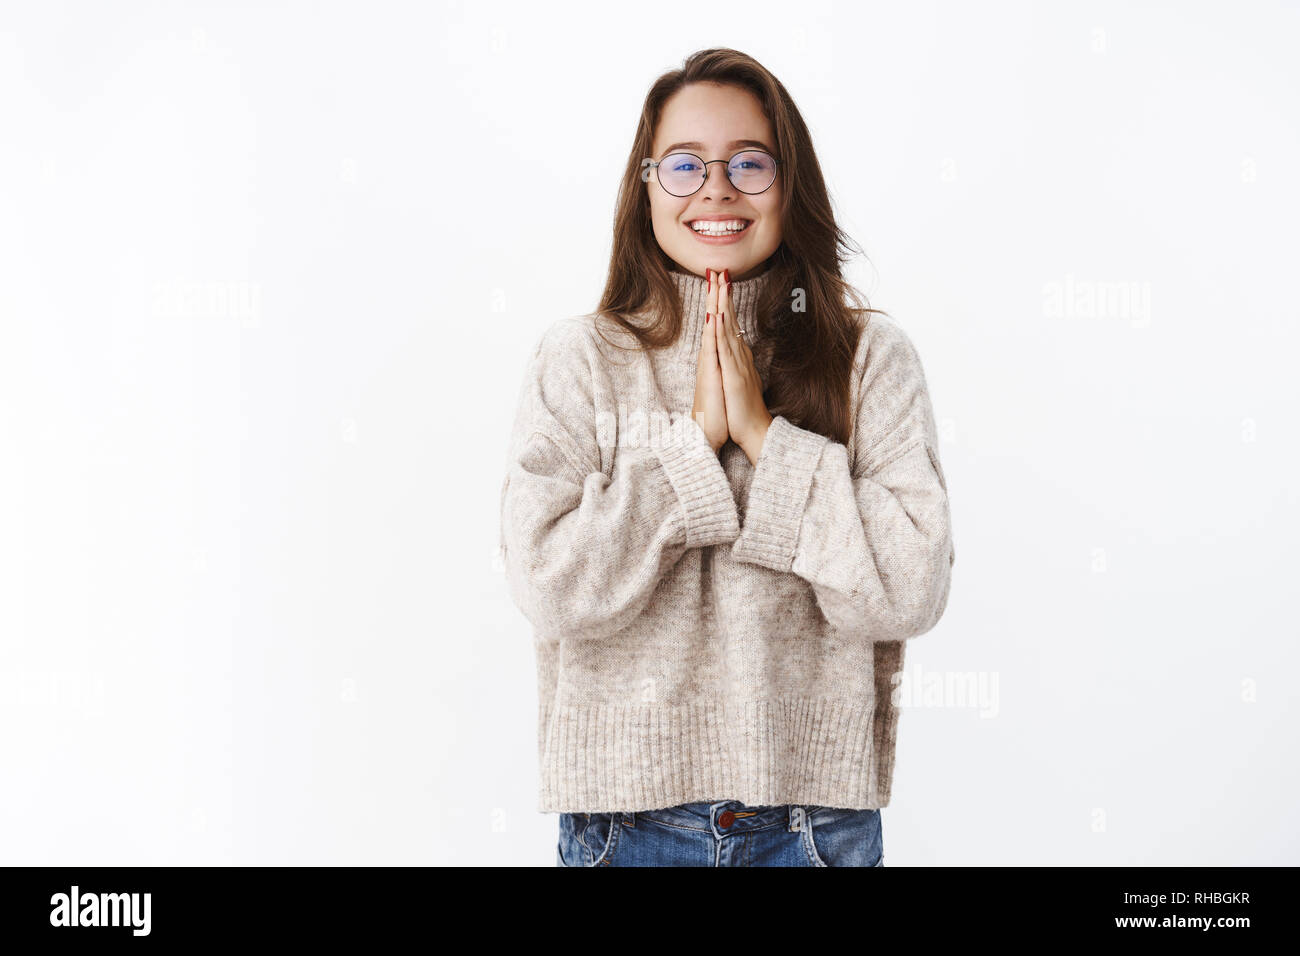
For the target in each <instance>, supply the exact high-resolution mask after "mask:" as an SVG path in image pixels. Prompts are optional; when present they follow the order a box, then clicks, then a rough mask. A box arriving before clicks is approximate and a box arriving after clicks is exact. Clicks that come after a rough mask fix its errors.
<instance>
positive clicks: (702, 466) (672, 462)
mask: <svg viewBox="0 0 1300 956" xmlns="http://www.w3.org/2000/svg"><path fill="white" fill-rule="evenodd" d="M661 438H662V439H663V440H662V441H661V442H660V444H659V447H658V448H657V451H658V454H659V461H660V463H661V464H662V465H663V469H664V471H665V472H666V473H667V475H668V480H669V481H670V482H671V483H672V486H673V490H674V491H676V492H677V498H678V500H679V501H681V503H682V508H683V509H684V510H685V512H686V547H687V548H706V547H709V546H710V545H715V544H728V543H730V542H732V541H735V540H736V536H737V535H739V534H740V512H739V511H738V509H737V508H736V496H735V495H734V494H732V491H731V482H730V481H729V480H728V479H727V473H726V472H725V471H723V469H722V462H720V461H719V460H718V455H717V452H715V451H714V450H713V446H712V445H710V444H709V438H708V436H707V435H705V434H704V429H703V428H701V427H700V423H699V422H697V421H696V420H695V419H694V418H692V417H691V416H689V415H683V416H682V417H680V418H679V419H677V421H675V422H673V424H672V425H670V426H669V427H668V428H667V429H665V430H664V434H662V435H661Z"/></svg>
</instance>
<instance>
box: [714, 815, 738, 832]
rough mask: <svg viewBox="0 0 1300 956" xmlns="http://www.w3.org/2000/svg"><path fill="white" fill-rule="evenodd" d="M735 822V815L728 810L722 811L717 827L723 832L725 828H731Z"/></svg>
mask: <svg viewBox="0 0 1300 956" xmlns="http://www.w3.org/2000/svg"><path fill="white" fill-rule="evenodd" d="M735 822H736V815H735V814H734V813H732V812H731V811H730V810H723V811H722V816H720V817H718V826H720V827H722V829H724V830H725V829H727V827H729V826H731V825H732V824H733V823H735Z"/></svg>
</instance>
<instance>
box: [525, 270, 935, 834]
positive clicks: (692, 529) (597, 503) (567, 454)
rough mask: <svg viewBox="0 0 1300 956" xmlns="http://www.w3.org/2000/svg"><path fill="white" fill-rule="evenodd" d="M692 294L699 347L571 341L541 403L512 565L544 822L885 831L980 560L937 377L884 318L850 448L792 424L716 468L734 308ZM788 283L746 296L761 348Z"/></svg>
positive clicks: (561, 334) (729, 454)
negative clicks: (813, 825)
mask: <svg viewBox="0 0 1300 956" xmlns="http://www.w3.org/2000/svg"><path fill="white" fill-rule="evenodd" d="M672 275H673V279H674V281H675V282H676V284H677V287H678V291H679V293H680V295H681V301H682V304H683V307H684V313H685V314H684V323H685V324H684V326H683V331H682V334H681V336H680V337H679V338H678V339H677V341H676V342H675V343H673V344H672V345H671V346H669V347H668V348H666V349H660V350H650V351H637V352H624V351H620V350H618V349H616V348H612V347H611V346H609V345H608V344H606V343H605V342H604V341H602V338H601V334H598V333H597V331H596V323H597V322H600V323H601V329H602V330H603V335H604V337H605V338H607V339H610V340H612V341H614V342H616V343H617V344H619V345H624V346H631V345H635V344H636V343H635V340H634V339H632V338H631V336H630V335H628V334H627V333H626V332H624V331H622V330H620V329H618V327H617V326H615V325H614V324H613V323H611V322H609V321H608V320H604V319H600V318H599V317H597V316H595V315H587V316H582V317H567V318H562V319H560V320H558V321H556V322H554V323H553V324H552V325H550V327H549V328H547V329H546V330H545V332H544V333H543V334H542V335H541V337H540V340H539V341H538V344H537V346H536V348H535V350H534V351H533V353H532V355H531V356H530V360H529V362H528V366H527V371H526V374H525V376H524V381H523V385H522V388H521V389H520V392H519V398H518V403H517V406H516V414H515V423H514V427H513V432H512V436H511V440H510V449H509V455H508V460H507V469H506V475H505V478H504V481H503V483H502V487H501V510H500V517H501V525H500V541H501V547H502V553H501V555H502V559H503V561H504V565H505V570H506V579H507V582H508V588H509V592H510V595H511V597H512V599H513V601H514V602H515V603H516V604H517V605H518V607H519V608H520V610H521V611H522V612H523V614H524V616H525V617H526V618H527V619H528V621H529V622H530V623H531V624H532V626H533V632H534V641H533V644H534V650H535V653H536V656H537V670H538V709H539V714H538V716H539V727H538V761H539V769H540V776H541V781H540V784H541V785H540V800H539V805H538V809H539V810H540V811H542V812H579V811H586V812H612V811H615V810H649V809H656V808H660V807H667V806H674V805H676V804H680V803H688V802H696V801H715V800H739V801H741V802H743V803H747V804H751V805H766V804H787V803H794V804H808V805H817V806H829V807H848V808H879V807H883V806H885V805H886V804H887V803H888V802H889V792H890V786H891V782H892V777H893V766H894V746H895V741H896V739H897V732H898V720H899V707H898V704H897V703H896V701H895V699H894V697H895V695H894V694H892V693H891V691H893V690H894V687H895V684H896V680H897V678H895V675H896V674H897V675H898V676H899V677H901V671H902V667H903V653H904V642H905V641H906V640H907V639H909V638H912V637H916V636H918V635H920V634H924V633H925V632H926V631H928V630H930V629H931V628H933V627H934V625H935V624H936V623H937V622H938V620H939V618H940V616H941V615H942V614H943V611H944V609H945V607H946V605H947V603H948V590H949V581H950V573H951V572H950V568H951V567H952V564H953V562H954V561H955V560H956V552H955V551H954V549H953V545H952V534H951V526H950V518H949V506H948V493H947V486H946V482H945V479H944V475H943V470H942V468H941V467H940V464H939V458H938V453H937V449H938V439H937V435H936V429H935V422H934V415H933V411H932V409H931V403H930V397H929V394H928V391H927V389H926V382H925V376H924V373H923V371H922V367H921V362H920V359H919V357H918V355H917V352H916V350H915V348H914V347H913V345H912V343H911V340H910V339H909V338H908V336H907V335H906V333H904V332H903V330H902V329H901V328H900V327H899V326H898V325H897V324H896V323H895V322H893V321H892V320H891V319H889V318H887V317H885V316H883V315H880V314H876V313H870V321H869V322H868V324H867V328H866V330H865V331H864V332H863V333H862V337H861V341H860V344H859V348H858V351H857V355H856V356H855V360H854V370H853V376H852V383H853V406H852V408H853V422H854V424H853V433H852V437H851V439H850V441H849V443H848V444H847V445H844V444H840V443H838V442H833V441H830V440H828V439H827V438H826V437H825V436H823V435H820V434H818V433H815V432H812V431H808V430H805V429H803V428H800V427H798V426H797V425H795V424H793V423H792V422H790V421H788V420H787V419H786V418H784V417H783V416H780V415H778V416H776V417H775V418H774V419H773V421H772V423H771V425H770V427H769V428H768V431H767V435H766V438H765V440H764V442H763V446H762V450H761V453H760V455H759V458H758V462H757V464H756V465H751V464H750V462H749V459H748V458H747V457H746V455H745V453H744V452H743V451H742V450H741V449H740V447H739V446H737V445H736V444H734V443H733V442H730V441H728V442H727V444H726V445H724V446H723V447H722V449H721V450H720V451H719V452H718V453H716V454H715V453H714V451H713V450H712V448H711V447H710V446H709V443H708V439H707V438H706V436H705V434H704V431H703V429H701V428H700V426H699V424H698V423H696V422H695V420H694V419H693V418H691V415H690V411H691V407H692V404H693V401H694V395H695V376H696V362H697V355H698V352H699V347H700V343H701V341H702V338H701V337H702V336H703V334H704V332H705V330H706V329H708V330H709V334H710V335H711V334H713V331H712V328H711V327H710V326H706V325H705V322H704V315H705V302H706V296H707V293H708V286H707V282H706V280H705V279H704V278H703V277H700V276H696V275H688V274H685V273H680V272H674V273H672ZM769 275H770V273H767V272H765V273H762V274H760V275H758V276H756V277H752V278H750V279H746V280H743V281H739V282H733V283H732V286H731V289H732V301H733V304H734V307H735V309H736V312H737V316H736V319H737V321H738V323H739V325H740V327H741V328H743V329H744V330H745V332H746V334H747V335H749V336H750V341H751V342H752V341H754V338H753V337H754V336H755V335H756V334H757V328H756V312H755V304H756V300H757V297H758V294H759V292H760V290H761V289H762V288H763V287H764V284H765V283H766V282H767V281H768V278H769ZM758 371H759V374H760V376H764V375H765V372H766V369H765V368H764V367H763V366H762V365H760V366H759V368H758Z"/></svg>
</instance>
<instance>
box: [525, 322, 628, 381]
mask: <svg viewBox="0 0 1300 956" xmlns="http://www.w3.org/2000/svg"><path fill="white" fill-rule="evenodd" d="M635 345H636V339H635V337H634V336H632V335H631V334H630V333H628V332H627V331H626V330H625V329H623V327H622V326H620V325H619V324H618V323H617V322H614V321H613V320H612V319H610V318H608V317H606V316H603V315H601V314H599V313H594V312H593V313H586V314H583V315H576V314H575V315H565V316H561V317H560V318H557V319H554V320H552V321H551V322H550V324H549V325H547V326H546V327H545V328H543V329H542V331H541V332H540V333H539V334H538V337H537V339H536V340H535V345H534V347H533V350H532V353H531V359H532V361H533V362H535V363H537V364H538V365H540V366H542V367H543V368H545V369H547V370H557V369H565V370H568V371H569V372H571V373H576V372H580V373H583V374H586V375H594V374H596V373H597V371H598V370H602V371H607V370H608V367H609V366H611V365H619V364H624V363H626V361H627V359H626V358H625V357H624V356H625V355H626V354H627V353H626V351H625V350H626V349H628V348H630V347H634V346H635Z"/></svg>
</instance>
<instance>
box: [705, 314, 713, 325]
mask: <svg viewBox="0 0 1300 956" xmlns="http://www.w3.org/2000/svg"><path fill="white" fill-rule="evenodd" d="M711 315H712V313H709V312H705V313H704V324H705V325H708V324H709V318H710V317H711Z"/></svg>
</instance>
